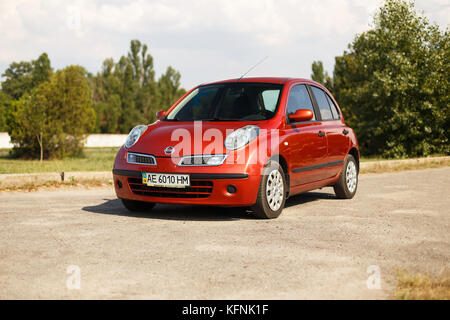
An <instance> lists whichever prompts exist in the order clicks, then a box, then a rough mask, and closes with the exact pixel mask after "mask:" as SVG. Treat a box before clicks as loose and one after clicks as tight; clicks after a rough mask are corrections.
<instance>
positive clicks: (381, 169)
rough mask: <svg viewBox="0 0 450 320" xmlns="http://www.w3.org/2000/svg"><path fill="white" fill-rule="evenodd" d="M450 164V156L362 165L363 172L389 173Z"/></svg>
mask: <svg viewBox="0 0 450 320" xmlns="http://www.w3.org/2000/svg"><path fill="white" fill-rule="evenodd" d="M448 166H450V159H449V158H440V159H439V158H438V159H430V160H428V161H426V162H407V163H395V164H394V163H392V164H390V163H389V162H384V161H383V162H379V163H375V164H371V165H370V166H369V167H362V168H361V172H360V173H361V174H365V173H387V172H398V171H407V170H420V169H431V168H442V167H448Z"/></svg>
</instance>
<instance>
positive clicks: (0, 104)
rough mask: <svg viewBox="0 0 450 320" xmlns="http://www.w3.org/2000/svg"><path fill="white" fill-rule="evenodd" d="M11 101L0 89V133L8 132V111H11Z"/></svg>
mask: <svg viewBox="0 0 450 320" xmlns="http://www.w3.org/2000/svg"><path fill="white" fill-rule="evenodd" d="M11 102H12V101H11V99H10V98H9V96H8V95H6V94H5V93H4V92H3V90H1V89H0V132H1V131H6V119H7V111H8V110H10V109H11Z"/></svg>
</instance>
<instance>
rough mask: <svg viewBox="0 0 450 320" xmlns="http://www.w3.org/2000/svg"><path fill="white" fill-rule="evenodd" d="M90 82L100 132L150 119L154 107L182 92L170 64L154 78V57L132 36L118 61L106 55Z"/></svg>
mask: <svg viewBox="0 0 450 320" xmlns="http://www.w3.org/2000/svg"><path fill="white" fill-rule="evenodd" d="M90 83H91V87H92V97H93V102H94V108H95V111H96V113H97V122H96V128H95V131H96V132H103V133H107V132H122V133H127V132H129V131H130V129H131V128H133V127H134V126H135V125H136V124H139V123H150V122H153V121H154V120H156V117H155V113H156V111H158V110H159V109H161V108H168V107H169V106H170V105H171V104H172V103H173V102H175V101H176V100H177V99H178V98H179V97H180V96H181V95H182V94H184V92H185V91H184V89H180V74H179V73H178V72H177V71H175V70H174V69H173V68H171V67H169V68H168V69H167V71H166V73H165V74H163V75H162V76H161V77H160V79H159V80H158V81H155V71H154V69H153V57H152V56H151V55H150V54H149V53H148V47H147V45H145V44H142V43H141V42H140V41H139V40H132V41H131V43H130V50H129V52H128V53H127V55H124V56H122V57H121V58H120V59H119V60H118V61H117V62H114V60H113V59H112V58H108V59H105V61H104V62H103V66H102V70H101V71H100V72H99V73H98V74H97V75H96V76H95V77H91V78H90Z"/></svg>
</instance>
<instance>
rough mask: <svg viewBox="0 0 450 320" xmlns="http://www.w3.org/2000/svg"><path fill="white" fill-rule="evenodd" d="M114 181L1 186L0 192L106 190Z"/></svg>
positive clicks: (77, 181) (101, 180)
mask: <svg viewBox="0 0 450 320" xmlns="http://www.w3.org/2000/svg"><path fill="white" fill-rule="evenodd" d="M112 184H113V183H112V180H103V179H83V180H76V179H71V180H69V181H46V182H42V183H27V184H24V185H17V186H1V185H0V192H2V191H28V192H30V191H39V190H52V189H54V188H65V187H66V188H70V189H73V188H77V187H80V188H83V189H84V188H104V187H106V186H112Z"/></svg>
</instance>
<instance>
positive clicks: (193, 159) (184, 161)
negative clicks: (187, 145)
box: [178, 154, 227, 167]
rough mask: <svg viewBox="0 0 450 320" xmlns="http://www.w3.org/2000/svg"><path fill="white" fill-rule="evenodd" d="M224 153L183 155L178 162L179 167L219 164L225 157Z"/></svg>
mask: <svg viewBox="0 0 450 320" xmlns="http://www.w3.org/2000/svg"><path fill="white" fill-rule="evenodd" d="M226 157H227V155H226V154H215V155H214V154H213V155H198V156H184V157H183V158H181V160H180V162H179V163H178V165H179V166H181V167H188V166H220V165H221V164H222V163H223V162H224V161H225V159H226Z"/></svg>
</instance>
